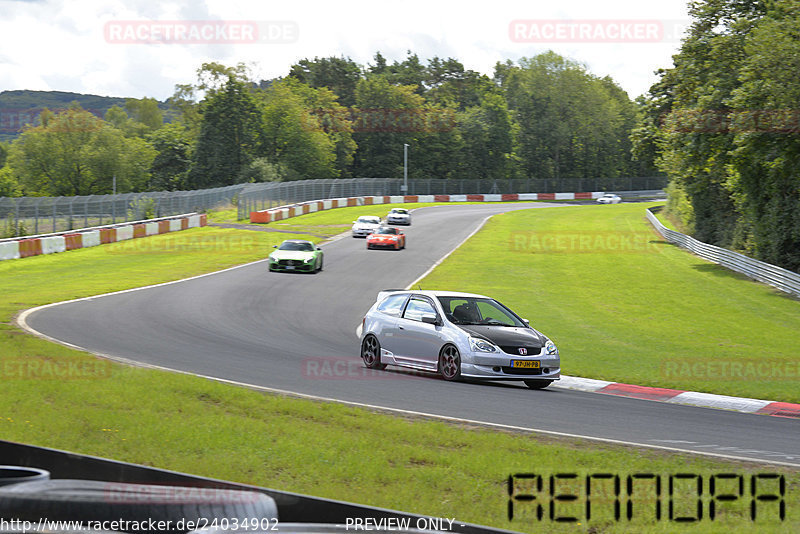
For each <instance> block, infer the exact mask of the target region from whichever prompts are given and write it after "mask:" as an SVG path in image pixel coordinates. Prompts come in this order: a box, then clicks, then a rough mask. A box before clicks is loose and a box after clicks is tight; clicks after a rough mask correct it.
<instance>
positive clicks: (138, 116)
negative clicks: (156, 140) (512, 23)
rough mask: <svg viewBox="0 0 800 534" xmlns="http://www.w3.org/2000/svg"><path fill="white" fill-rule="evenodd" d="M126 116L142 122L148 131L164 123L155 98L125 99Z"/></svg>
mask: <svg viewBox="0 0 800 534" xmlns="http://www.w3.org/2000/svg"><path fill="white" fill-rule="evenodd" d="M125 111H127V112H128V116H129V117H130V118H131V119H132V120H133V121H134V122H137V123H139V124H144V125H145V126H146V127H147V131H148V132H152V131H155V130H157V129H159V128H161V126H162V125H163V124H164V114H163V113H161V109H159V107H158V101H157V100H156V99H155V98H142V99H136V98H129V99H128V100H126V101H125Z"/></svg>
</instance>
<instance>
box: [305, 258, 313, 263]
mask: <svg viewBox="0 0 800 534" xmlns="http://www.w3.org/2000/svg"><path fill="white" fill-rule="evenodd" d="M312 261H314V258H308V259H307V260H306V263H311V262H312Z"/></svg>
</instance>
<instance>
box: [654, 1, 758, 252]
mask: <svg viewBox="0 0 800 534" xmlns="http://www.w3.org/2000/svg"><path fill="white" fill-rule="evenodd" d="M763 12H764V3H763V2H730V1H728V0H701V1H697V2H693V3H692V4H691V5H690V14H691V15H692V17H693V19H694V20H693V23H692V25H691V27H690V29H689V31H688V34H687V36H686V38H685V39H684V41H683V44H682V46H681V49H680V52H679V53H678V54H676V55H675V56H673V61H674V66H673V67H672V68H670V69H666V70H664V71H663V72H662V75H661V77H662V79H661V81H660V82H659V83H658V84H656V85H655V86H654V87H653V88H652V89H651V93H650V97H651V98H652V99H653V100H654V101H655V102H656V105H655V107H659V106H662V107H664V106H667V107H668V108H669V113H667V114H666V115H664V117H663V119H662V120H661V124H660V127H659V133H658V146H659V150H660V154H659V158H658V164H659V167H660V168H661V169H662V170H663V171H665V172H666V173H667V174H668V175H669V176H670V180H671V183H672V186H671V188H672V191H674V192H675V193H676V194H677V195H678V196H679V197H680V196H681V195H685V196H686V198H687V199H688V201H689V203H690V204H691V210H687V209H685V208H684V209H683V210H682V211H683V213H682V214H681V215H682V216H683V218H684V219H687V218H689V217H688V214H690V216H691V220H692V222H693V233H694V236H695V237H696V238H697V239H699V240H701V241H706V242H709V243H713V244H717V245H722V246H728V245H732V244H734V243H736V242H739V243H740V244H741V243H743V242H745V241H746V239H747V238H746V237H745V236H746V234H747V233H748V229H747V228H746V226H747V224H746V223H745V222H744V219H743V218H742V217H741V213H740V212H739V210H738V209H737V204H736V203H735V201H734V198H733V197H732V195H731V190H730V188H729V187H728V172H729V166H730V164H731V163H732V161H731V158H730V154H731V151H732V150H733V149H734V148H735V146H734V136H733V135H732V134H731V132H730V131H728V128H727V125H726V121H727V117H728V116H729V115H730V113H731V111H732V109H731V107H730V99H731V96H732V95H733V92H734V90H735V89H736V88H737V87H738V86H739V85H740V84H741V81H740V77H739V71H740V68H741V64H742V60H743V58H744V57H745V56H746V52H745V43H746V41H747V38H748V35H749V34H750V32H751V30H752V28H753V26H754V25H755V24H756V22H757V20H758V19H759V18H760V17H761V16H763ZM679 205H680V204H679ZM687 212H688V213H687Z"/></svg>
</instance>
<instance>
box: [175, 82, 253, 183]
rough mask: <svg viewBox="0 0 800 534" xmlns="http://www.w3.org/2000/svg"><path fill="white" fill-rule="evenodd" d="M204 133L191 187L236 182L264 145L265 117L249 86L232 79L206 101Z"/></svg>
mask: <svg viewBox="0 0 800 534" xmlns="http://www.w3.org/2000/svg"><path fill="white" fill-rule="evenodd" d="M200 110H201V116H202V120H201V123H200V133H199V135H198V138H197V144H196V147H195V151H194V156H193V161H192V167H191V170H190V171H189V176H188V185H189V186H190V187H191V188H196V189H202V188H207V187H220V186H224V185H231V184H234V183H236V181H237V177H238V175H239V173H240V172H241V171H242V169H243V168H245V167H246V166H247V165H249V164H250V162H251V161H252V160H253V158H254V157H256V156H258V149H259V144H260V142H261V141H260V129H261V114H260V112H259V109H258V104H257V102H256V99H255V97H254V96H253V94H252V93H251V90H250V89H249V87H248V86H247V84H246V83H245V82H243V81H241V80H238V79H236V78H235V77H233V76H230V77H229V78H228V80H227V82H225V84H224V85H223V86H222V87H220V88H219V89H215V90H211V91H210V92H209V94H208V96H207V98H206V99H205V100H204V101H203V102H202V104H201V107H200Z"/></svg>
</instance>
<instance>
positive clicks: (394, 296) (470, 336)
mask: <svg viewBox="0 0 800 534" xmlns="http://www.w3.org/2000/svg"><path fill="white" fill-rule="evenodd" d="M361 358H362V359H363V360H364V364H365V365H366V366H367V367H369V368H370V369H384V368H386V366H387V365H397V366H400V367H408V368H412V369H417V370H423V371H430V372H435V373H440V374H441V375H442V377H443V378H444V379H445V380H459V379H461V378H462V377H468V378H479V379H484V380H486V379H490V380H522V381H523V382H525V385H527V386H528V387H529V388H531V389H542V388H545V387H547V386H549V385H550V384H551V383H553V381H554V380H558V379H559V376H560V373H561V358H560V357H559V355H558V349H557V348H556V346H555V344H554V343H553V342H552V341H551V340H550V339H548V338H547V336H545V335H544V334H542V333H541V332H538V331H537V330H535V329H533V328H531V326H530V325H529V324H528V321H527V320H525V319H521V318H520V317H519V316H518V315H517V314H515V313H514V312H513V311H511V310H510V309H508V308H506V307H505V306H503V305H502V304H501V303H499V302H498V301H496V300H494V299H492V298H490V297H486V296H483V295H475V294H472V293H458V292H453V291H413V290H386V291H381V292H380V293H378V298H377V300H376V302H375V304H374V305H373V306H372V307H371V308H370V310H369V311H368V312H367V314H366V315H365V316H364V320H363V321H362V323H361Z"/></svg>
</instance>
